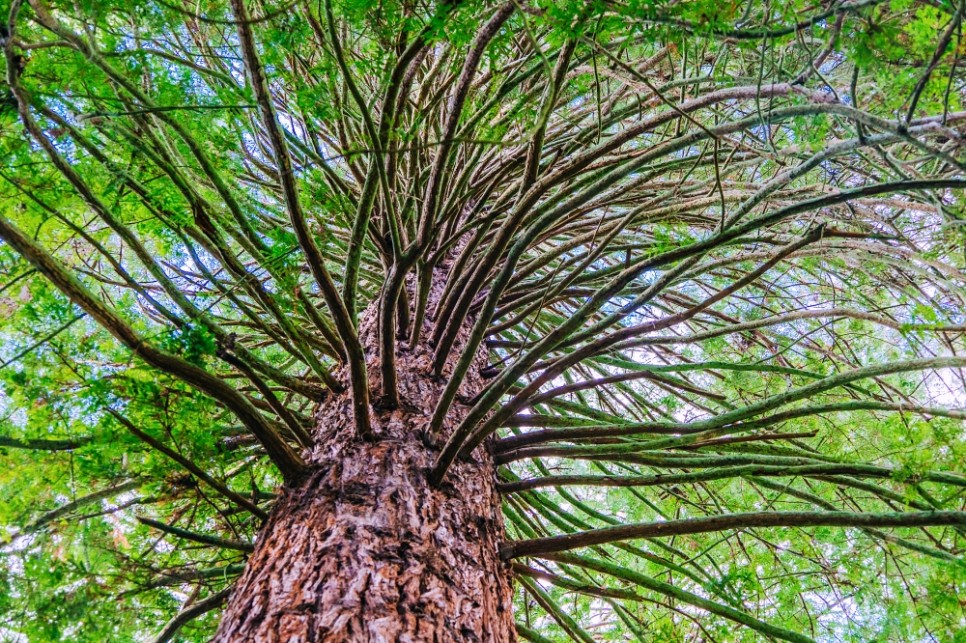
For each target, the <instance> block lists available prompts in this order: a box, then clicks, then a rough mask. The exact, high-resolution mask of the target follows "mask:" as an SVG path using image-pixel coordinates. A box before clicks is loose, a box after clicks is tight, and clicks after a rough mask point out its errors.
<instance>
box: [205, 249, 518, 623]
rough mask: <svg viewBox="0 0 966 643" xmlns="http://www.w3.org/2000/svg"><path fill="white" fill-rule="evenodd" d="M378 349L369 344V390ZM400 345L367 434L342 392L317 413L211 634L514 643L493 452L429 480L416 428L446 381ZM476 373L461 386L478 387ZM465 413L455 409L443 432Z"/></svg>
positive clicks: (471, 391) (421, 351) (371, 332)
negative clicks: (394, 392) (361, 434)
mask: <svg viewBox="0 0 966 643" xmlns="http://www.w3.org/2000/svg"><path fill="white" fill-rule="evenodd" d="M437 272H438V273H442V272H443V271H442V269H441V268H438V269H437ZM441 276H442V275H441V274H439V275H435V277H436V278H435V279H434V282H435V283H434V285H433V294H434V295H437V296H438V293H439V290H440V288H441V283H440V282H441V281H442V279H441ZM375 316H376V315H375V311H374V308H372V307H370V309H369V310H367V311H366V312H365V313H364V314H363V319H362V320H361V322H360V337H361V338H363V341H364V342H365V345H366V346H369V347H375V346H377V343H376V337H375V328H374V327H375ZM427 331H428V329H427ZM422 335H423V336H424V337H428V336H430V335H431V333H429V332H424V333H423V334H422ZM374 353H376V350H375V348H373V349H371V350H369V351H367V355H368V357H369V360H368V361H369V364H368V369H369V373H370V377H371V380H370V381H371V383H372V388H373V390H374V391H376V390H378V386H379V382H378V373H379V368H378V362H377V360H376V355H374ZM397 353H398V354H397V369H398V373H399V377H398V379H399V394H400V400H401V403H400V406H399V408H397V409H393V410H382V411H374V412H373V413H372V426H373V428H374V430H375V433H376V439H375V440H374V441H369V442H367V441H364V440H361V439H359V438H358V436H357V434H356V431H355V428H354V426H353V421H352V406H351V396H350V394H349V393H344V394H342V395H339V396H333V398H332V399H330V400H328V401H326V402H325V403H324V404H323V405H322V407H321V408H320V409H319V412H318V414H317V425H316V431H315V435H314V438H315V446H314V448H313V449H312V450H311V452H310V453H306V454H305V459H306V461H307V462H308V463H309V465H310V469H311V473H310V474H309V475H308V476H307V477H306V478H305V479H304V480H303V481H302V482H300V483H299V484H297V485H295V486H291V487H288V488H286V489H284V491H283V493H282V495H281V497H280V498H279V500H278V502H277V504H276V506H275V508H274V509H273V511H272V514H271V516H270V518H269V520H268V522H267V523H266V525H265V527H264V528H263V530H262V533H261V534H260V536H259V538H258V542H257V544H256V547H255V551H254V553H253V554H252V556H251V558H250V559H249V562H248V566H247V568H246V570H245V572H244V573H243V574H242V576H241V578H240V579H239V581H238V583H237V585H236V589H235V591H234V592H233V594H232V597H231V599H230V601H229V604H228V606H227V608H226V610H225V613H224V615H223V617H222V620H221V624H220V626H219V629H218V632H217V634H216V635H215V638H214V640H215V641H225V642H227V641H232V642H234V641H286V642H298V641H373V642H376V641H413V642H415V641H439V642H449V641H486V642H490V641H493V642H503V641H515V640H516V631H515V628H514V621H513V615H512V609H511V598H512V588H511V580H510V578H511V577H510V573H511V572H510V567H509V566H508V564H507V563H505V562H502V561H501V560H500V557H499V543H500V541H501V540H502V539H503V536H504V530H503V522H502V514H501V511H500V501H499V496H498V494H497V491H496V478H495V467H494V464H493V460H492V458H491V457H490V454H489V453H488V452H487V451H485V450H484V449H478V450H477V452H476V453H475V454H474V460H472V461H469V462H461V463H458V464H456V465H455V466H454V467H453V468H452V469H451V471H450V474H449V476H448V477H447V481H446V482H445V483H444V484H443V485H442V486H441V487H440V488H433V487H431V486H430V484H429V482H428V477H427V474H428V472H429V470H430V467H431V465H432V463H433V460H434V458H435V457H436V455H437V453H438V447H436V446H434V445H431V444H430V442H431V441H430V440H429V439H427V437H426V436H425V434H424V427H425V426H426V424H427V423H428V420H429V418H430V415H431V414H432V411H433V407H434V406H435V403H436V400H437V399H438V398H439V395H440V393H441V392H442V389H443V386H444V382H442V381H436V380H434V379H433V378H432V377H431V376H430V375H429V373H430V370H431V362H432V351H431V350H430V347H429V346H428V345H425V344H421V345H418V346H416V347H411V348H409V347H405V346H403V347H402V348H401V349H400V350H398V351H397ZM479 359H480V360H481V362H480V365H484V364H485V360H484V358H483V356H482V355H481V356H480V358H479ZM478 370H479V369H473V371H474V372H473V374H472V375H471V376H469V377H467V382H466V383H465V384H464V387H465V388H464V389H463V390H462V391H461V393H463V394H465V395H468V396H473V395H475V394H476V393H478V392H479V391H480V390H481V389H482V382H481V380H480V378H479V376H478V374H477V373H478ZM464 412H465V411H464V409H463V407H462V406H460V405H455V407H454V410H453V412H452V413H451V417H450V418H449V419H448V422H447V426H446V427H444V432H445V431H449V430H452V428H453V426H454V425H455V423H457V422H458V421H459V420H460V419H461V418H462V415H463V414H464Z"/></svg>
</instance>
